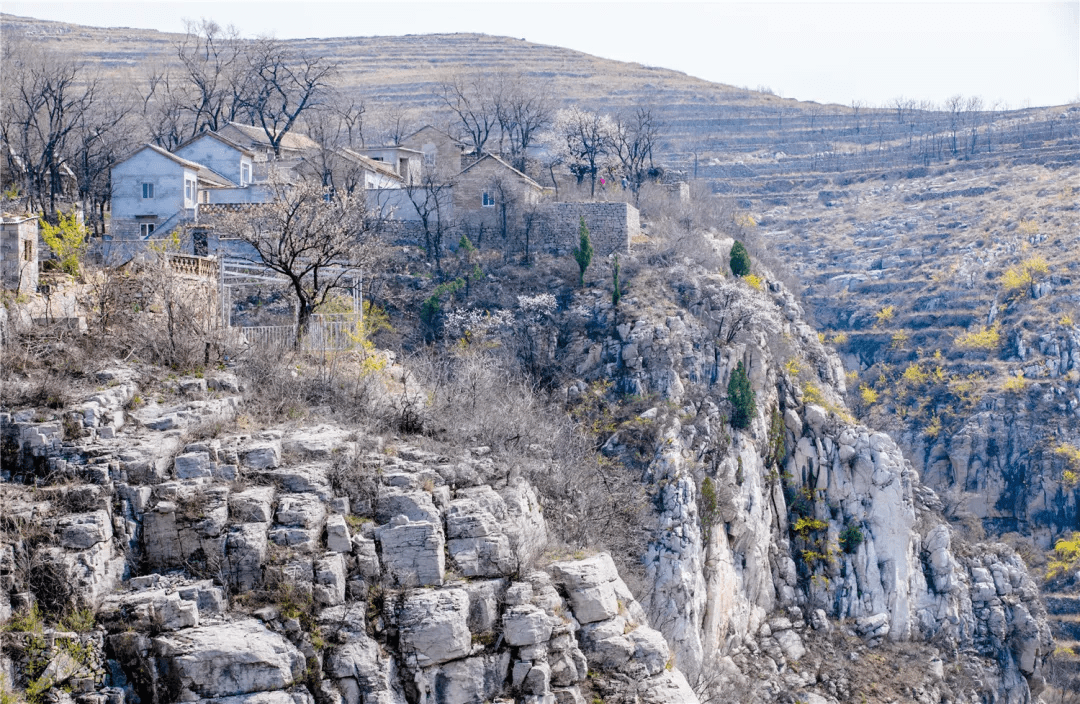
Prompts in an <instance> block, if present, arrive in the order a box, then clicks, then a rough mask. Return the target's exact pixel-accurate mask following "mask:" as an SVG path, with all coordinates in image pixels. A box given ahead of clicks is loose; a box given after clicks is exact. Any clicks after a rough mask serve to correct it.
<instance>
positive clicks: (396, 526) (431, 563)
mask: <svg viewBox="0 0 1080 704" xmlns="http://www.w3.org/2000/svg"><path fill="white" fill-rule="evenodd" d="M375 536H376V538H377V539H378V541H379V545H380V556H381V562H382V567H383V568H384V569H385V570H386V572H387V573H388V574H389V575H390V577H391V578H393V580H394V581H395V582H396V583H397V584H399V585H402V586H428V585H433V584H442V581H443V576H444V573H445V569H446V564H445V554H444V550H443V544H444V541H443V533H442V528H441V527H440V526H439V525H438V524H435V523H429V522H420V523H410V522H409V520H408V519H407V518H406V517H405V516H398V517H397V518H395V519H394V520H392V521H391V522H390V524H389V525H386V526H381V527H380V528H378V529H377V530H376V531H375Z"/></svg>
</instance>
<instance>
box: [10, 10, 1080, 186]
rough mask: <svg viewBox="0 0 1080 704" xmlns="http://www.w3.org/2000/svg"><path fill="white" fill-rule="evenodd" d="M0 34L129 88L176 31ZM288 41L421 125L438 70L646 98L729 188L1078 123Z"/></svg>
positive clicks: (1002, 142)
mask: <svg viewBox="0 0 1080 704" xmlns="http://www.w3.org/2000/svg"><path fill="white" fill-rule="evenodd" d="M241 29H243V28H242V27H241ZM0 31H2V34H3V37H4V39H5V40H6V41H10V40H11V39H14V38H19V37H25V38H28V39H30V40H32V41H33V42H34V43H35V44H38V45H41V46H44V47H47V48H51V49H55V50H58V51H63V52H71V53H74V54H77V55H79V56H82V57H84V58H85V59H86V60H87V62H88V63H89V64H91V65H93V66H96V67H98V68H100V70H101V71H102V72H104V73H105V74H106V75H107V76H108V77H109V78H110V79H111V80H114V81H116V82H117V83H118V85H124V86H127V85H130V84H131V82H132V81H141V80H143V79H144V77H145V74H146V72H147V69H148V67H152V66H162V65H168V64H170V63H171V62H173V61H174V60H175V50H174V46H175V43H176V42H177V40H178V39H179V38H180V35H177V34H168V33H163V32H157V31H152V30H141V29H130V28H110V29H103V28H96V27H84V26H80V25H72V24H65V23H60V22H48V21H44V20H37V19H31V18H23V17H16V16H13V15H7V14H5V15H2V16H0ZM291 43H292V44H293V45H294V46H296V47H297V48H298V49H301V50H303V51H306V52H309V53H311V54H314V55H321V56H328V57H333V58H334V59H335V60H336V61H337V62H339V69H340V70H339V73H338V77H337V83H338V85H339V86H340V87H341V88H342V90H344V91H345V92H348V93H353V94H354V95H356V96H357V97H359V98H361V99H363V100H364V101H365V104H366V106H367V108H368V110H369V116H368V117H369V118H370V119H369V123H372V124H373V123H376V122H378V120H379V118H380V116H382V115H385V114H387V113H392V114H393V115H394V116H395V117H396V116H401V115H403V116H404V118H405V120H406V122H410V123H412V124H415V125H416V126H419V125H421V124H423V123H425V122H431V123H434V124H448V123H449V121H450V116H449V113H448V112H447V111H446V110H445V108H444V107H443V106H442V104H441V102H440V101H439V99H438V97H437V95H436V92H435V91H436V89H437V87H438V83H439V81H440V79H442V78H445V77H446V76H447V75H449V74H451V73H455V72H458V73H471V72H484V73H486V74H491V73H494V72H498V71H506V72H509V73H511V74H517V73H519V72H520V73H521V74H522V76H523V77H524V79H525V80H526V81H529V82H531V83H533V84H534V85H536V87H538V88H545V89H546V90H548V91H549V92H550V94H551V95H553V96H557V99H558V100H561V101H562V102H563V103H564V104H582V105H585V106H587V107H590V108H592V109H595V110H601V111H618V110H621V109H625V108H627V107H630V106H638V105H647V106H652V107H653V108H654V110H655V112H656V114H657V115H658V116H659V117H660V119H661V121H662V123H663V126H664V130H663V139H662V141H661V144H660V145H659V148H658V149H657V150H656V154H655V156H656V159H657V160H658V161H659V162H661V163H663V164H665V165H667V166H669V167H671V168H675V169H678V170H684V171H686V172H688V173H689V174H691V175H696V176H698V177H700V178H708V179H711V180H715V181H716V182H717V183H716V186H717V188H718V189H719V190H722V191H726V192H731V193H746V192H755V191H756V190H757V189H755V188H754V187H753V185H752V184H746V183H744V182H745V180H746V179H752V180H754V181H755V182H756V181H758V180H761V179H766V180H767V179H771V178H776V177H780V178H782V179H790V178H791V176H792V175H793V174H803V173H806V172H808V171H811V172H826V173H835V172H843V171H850V170H863V169H866V168H882V167H887V166H892V167H895V166H898V165H921V166H925V165H927V164H930V163H939V162H941V161H942V160H943V159H948V158H952V157H954V156H956V155H957V153H959V154H960V155H965V154H968V153H969V152H970V153H974V154H977V153H980V152H984V151H986V150H988V149H989V150H990V151H991V153H993V151H994V150H997V151H998V152H1001V151H1002V150H1003V149H1004V150H1009V149H1014V150H1015V149H1017V148H1019V149H1029V148H1032V147H1033V146H1038V145H1041V144H1042V143H1043V142H1044V141H1046V140H1051V141H1052V140H1054V139H1059V138H1060V137H1061V134H1062V130H1063V129H1064V130H1069V129H1072V136H1073V137H1074V138H1075V137H1076V130H1075V128H1070V127H1068V126H1067V125H1068V122H1069V118H1068V114H1067V113H1066V111H1065V110H1064V109H1060V108H1059V109H1052V110H1022V111H1012V112H1007V111H1004V110H1001V109H999V108H998V107H997V106H985V107H986V108H987V109H985V110H981V111H972V110H966V109H965V110H960V109H958V110H956V111H953V112H949V111H946V110H933V111H927V110H915V109H913V107H912V106H910V105H907V106H901V107H900V108H899V109H898V110H897V109H876V110H875V109H868V108H859V109H857V110H856V109H853V108H852V107H850V106H841V105H822V104H818V103H814V102H800V101H795V100H788V99H784V98H780V97H778V96H775V95H771V94H768V93H761V92H756V91H750V90H747V89H745V88H738V87H734V86H730V85H724V84H718V83H711V82H709V81H705V80H702V79H698V78H694V77H692V76H688V75H686V74H684V73H680V72H678V71H672V70H669V69H664V68H658V67H653V66H643V65H641V64H633V63H625V62H619V61H612V60H608V59H602V58H599V57H596V56H591V55H589V54H585V53H582V52H578V51H573V50H570V49H564V48H561V47H554V46H546V45H541V44H534V43H531V42H527V41H524V40H521V39H513V38H509V37H493V36H487V35H479V34H446V35H413V36H405V37H346V38H329V39H301V40H291ZM658 60H659V59H658ZM991 107H992V108H993V109H990V108H991ZM1073 120H1074V121H1075V118H1073ZM768 187H769V188H777V187H779V188H781V189H783V188H784V186H783V184H780V185H779V186H778V185H777V184H771V185H769V186H768Z"/></svg>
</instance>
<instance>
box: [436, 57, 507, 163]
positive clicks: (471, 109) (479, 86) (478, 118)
mask: <svg viewBox="0 0 1080 704" xmlns="http://www.w3.org/2000/svg"><path fill="white" fill-rule="evenodd" d="M497 88H498V86H497V84H496V82H494V81H488V80H486V79H485V76H484V74H480V73H476V74H473V75H470V76H462V75H460V74H455V75H452V76H450V77H448V78H446V79H445V80H443V81H442V83H440V84H439V97H441V98H442V101H443V102H444V103H445V104H446V106H447V107H448V108H450V110H451V111H452V112H453V113H454V115H455V116H456V117H457V120H458V124H459V125H460V127H461V129H462V131H463V132H464V133H465V134H466V135H468V138H469V141H470V142H471V143H472V147H473V150H474V151H475V152H476V153H477V154H480V153H481V152H483V151H484V145H485V144H487V142H488V140H489V139H490V138H491V132H492V130H494V129H495V128H496V127H498V125H499V110H498V104H499V97H498V95H497Z"/></svg>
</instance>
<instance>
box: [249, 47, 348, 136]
mask: <svg viewBox="0 0 1080 704" xmlns="http://www.w3.org/2000/svg"><path fill="white" fill-rule="evenodd" d="M248 61H249V70H250V72H251V80H252V81H253V83H254V85H253V87H252V91H251V94H250V95H249V96H248V97H247V98H246V99H245V105H246V107H247V108H248V109H249V110H250V111H251V114H252V117H253V118H254V121H255V122H256V123H258V124H259V125H260V126H261V127H262V128H263V131H264V132H265V133H266V138H267V139H268V140H269V141H270V144H271V146H273V148H274V154H276V155H280V154H281V142H282V140H283V139H284V138H285V135H287V134H288V133H289V130H291V129H292V128H293V125H295V124H296V121H297V119H298V118H299V117H300V116H301V115H302V114H303V113H304V112H305V111H307V110H310V109H311V108H314V107H315V106H317V105H319V104H320V103H321V101H322V100H323V98H324V96H325V94H326V92H327V89H328V88H329V85H330V83H329V82H330V79H331V77H332V76H333V74H334V72H335V71H336V70H337V64H334V63H332V62H330V61H328V60H327V59H325V58H323V57H318V56H312V55H310V54H306V53H303V52H295V51H293V50H292V49H290V48H289V46H288V45H287V44H285V43H284V42H281V41H278V40H276V39H272V38H269V37H262V38H260V39H257V40H255V42H254V43H253V44H251V45H250V46H249V48H248Z"/></svg>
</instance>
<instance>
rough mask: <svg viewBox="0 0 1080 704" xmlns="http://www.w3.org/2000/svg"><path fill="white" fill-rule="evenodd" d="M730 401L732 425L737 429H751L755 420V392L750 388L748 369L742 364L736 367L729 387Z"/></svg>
mask: <svg viewBox="0 0 1080 704" xmlns="http://www.w3.org/2000/svg"><path fill="white" fill-rule="evenodd" d="M727 393H728V400H730V401H731V406H732V410H731V425H732V427H735V428H749V427H750V421H752V420H753V419H754V413H755V412H756V407H755V405H754V391H753V389H751V388H750V379H749V377H747V376H746V367H744V366H743V363H742V362H739V365H738V366H737V367H735V371H734V372H732V374H731V381H729V382H728V387H727Z"/></svg>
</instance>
